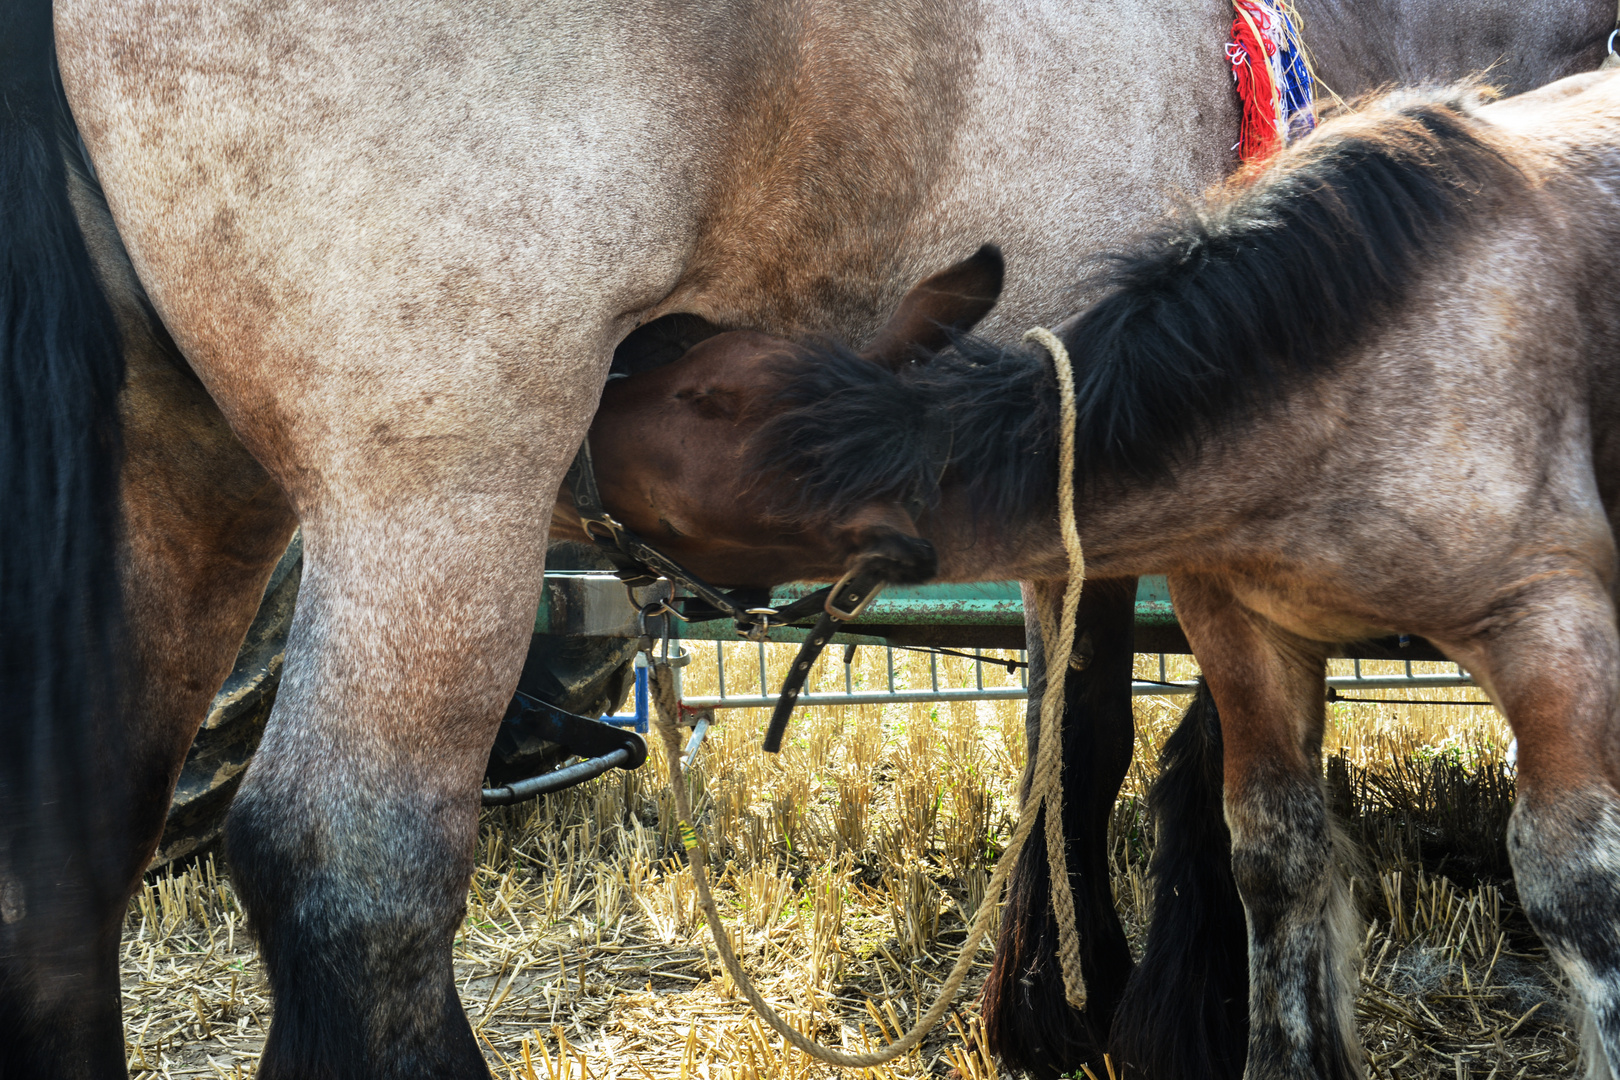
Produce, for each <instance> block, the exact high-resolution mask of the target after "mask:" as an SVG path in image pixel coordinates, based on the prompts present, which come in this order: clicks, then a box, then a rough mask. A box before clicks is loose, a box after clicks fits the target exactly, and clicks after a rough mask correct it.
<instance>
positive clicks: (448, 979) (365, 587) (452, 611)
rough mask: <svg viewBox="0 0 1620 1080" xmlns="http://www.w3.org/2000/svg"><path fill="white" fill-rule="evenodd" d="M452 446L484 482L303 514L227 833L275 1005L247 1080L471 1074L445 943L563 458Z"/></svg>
mask: <svg viewBox="0 0 1620 1080" xmlns="http://www.w3.org/2000/svg"><path fill="white" fill-rule="evenodd" d="M581 426H582V425H581ZM562 437H566V436H562ZM559 441H560V439H559ZM470 442H472V443H477V445H478V450H479V451H480V452H481V453H483V454H484V457H483V459H482V460H481V461H479V462H476V463H474V464H475V465H478V464H490V465H491V466H492V467H494V468H497V469H498V470H499V472H498V474H497V476H495V477H489V476H487V475H486V477H485V478H484V479H482V480H474V479H471V478H469V477H468V476H467V475H466V473H465V472H462V473H455V472H451V476H452V477H454V480H455V483H454V484H453V485H446V487H447V488H453V489H448V490H432V489H431V487H429V489H428V490H422V491H416V492H412V493H409V494H408V495H407V494H406V493H401V494H400V497H398V498H393V499H378V500H375V501H373V502H371V503H370V504H369V505H368V504H364V503H362V504H360V505H354V504H351V505H348V506H345V507H338V508H327V507H321V508H313V509H310V510H305V512H304V514H303V516H302V517H301V521H302V524H303V542H304V576H303V580H302V584H301V586H300V589H299V597H298V610H297V613H296V615H295V617H294V621H293V626H292V634H291V640H290V643H289V646H288V652H287V660H286V664H285V667H284V673H283V676H282V682H281V686H280V690H279V692H278V695H277V700H276V705H275V710H274V712H273V713H272V715H271V717H270V721H269V724H268V726H267V727H266V730H265V734H264V738H263V741H262V742H261V743H260V746H259V750H258V753H257V754H256V755H255V757H254V760H253V763H252V765H251V766H250V767H249V770H248V774H247V777H246V778H245V779H244V781H243V784H242V788H241V790H240V792H239V793H238V794H237V796H236V800H235V803H234V805H233V807H232V810H231V816H230V819H229V821H228V823H227V826H226V833H227V850H228V853H229V855H230V861H231V871H232V875H233V879H234V880H235V882H236V884H237V887H238V891H239V894H240V895H241V896H242V898H243V900H244V902H245V904H246V906H247V909H248V912H249V915H250V917H251V919H252V923H253V926H254V928H255V931H256V933H257V935H258V937H259V941H260V945H261V949H262V953H263V956H264V960H265V963H266V966H267V968H268V971H269V977H270V984H271V987H272V989H273V990H274V992H275V1001H276V1010H275V1016H274V1021H273V1023H272V1025H271V1029H270V1033H269V1036H268V1038H267V1040H266V1043H265V1048H264V1054H263V1057H262V1059H261V1064H260V1068H259V1074H258V1075H259V1076H260V1078H261V1080H290V1078H296V1080H305V1078H309V1077H334V1078H336V1077H343V1078H345V1080H347V1078H351V1077H352V1078H361V1077H396V1078H405V1077H410V1078H424V1080H425V1078H428V1077H433V1078H435V1080H441V1078H442V1080H451V1078H460V1080H467V1078H471V1077H486V1076H487V1075H488V1073H487V1069H486V1067H485V1065H484V1061H483V1058H482V1056H481V1054H480V1052H479V1048H478V1046H477V1044H476V1043H475V1041H474V1038H473V1034H472V1030H471V1028H470V1027H469V1025H468V1023H467V1019H466V1016H465V1014H464V1013H463V1012H462V1009H461V1005H460V1002H459V1000H458V998H457V995H456V989H455V985H454V980H453V971H452V966H451V945H452V942H453V940H454V938H455V935H456V932H457V930H458V929H459V927H460V925H461V921H462V918H463V916H464V914H465V907H466V894H467V882H468V879H469V877H470V875H471V873H472V870H473V850H474V846H475V841H476V836H477V827H478V806H479V788H480V783H479V781H480V779H481V777H482V775H483V770H484V766H485V763H486V761H487V759H488V754H489V747H490V744H491V743H492V742H493V740H494V733H495V727H496V724H497V723H498V722H499V719H500V715H501V711H502V706H503V705H504V704H505V702H506V700H507V699H508V698H509V697H510V695H511V692H512V688H513V686H514V685H515V683H516V682H517V677H518V671H519V668H520V667H521V665H522V661H523V643H524V641H525V640H526V638H527V635H528V634H529V632H530V631H531V628H532V625H533V619H534V611H535V607H536V604H537V602H538V597H539V589H540V581H541V574H542V570H543V559H544V543H543V540H544V524H543V523H544V521H545V518H544V516H543V515H544V512H546V511H549V505H546V499H545V496H546V495H547V494H548V491H546V490H543V487H544V486H543V484H542V483H540V482H537V481H534V480H532V479H531V477H532V476H535V475H539V476H545V475H552V476H554V475H556V474H557V473H559V472H560V471H561V463H562V462H561V454H559V453H553V454H552V455H549V460H547V459H541V460H538V461H536V460H535V458H534V457H531V456H529V455H528V454H526V453H525V452H524V450H523V448H513V447H510V446H508V447H507V448H506V449H507V453H505V454H503V453H502V452H501V449H500V448H499V447H497V445H496V443H497V440H496V439H495V438H493V437H492V438H491V439H489V440H486V441H482V442H480V441H479V440H470ZM548 469H549V470H550V471H549V473H548V471H547V470H548ZM446 471H447V472H450V470H446ZM385 475H392V476H395V477H396V478H398V477H402V476H406V475H409V476H420V475H421V474H420V473H412V474H405V473H393V472H391V471H387V470H385ZM505 478H510V479H509V480H506V481H505V482H509V483H511V485H512V486H513V487H516V488H519V490H518V491H517V492H510V491H508V492H506V493H502V492H500V490H499V487H500V485H501V483H502V482H503V480H505ZM351 479H352V478H351ZM430 481H431V478H430V477H422V483H423V485H424V487H427V486H428V485H429V484H430ZM525 489H526V490H525ZM553 490H554V489H553Z"/></svg>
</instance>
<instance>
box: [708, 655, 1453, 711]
mask: <svg viewBox="0 0 1620 1080" xmlns="http://www.w3.org/2000/svg"><path fill="white" fill-rule="evenodd" d="M696 644H697V643H696V642H695V641H691V642H688V643H687V644H686V648H687V649H691V648H693V646H695V645H696ZM860 648H863V649H873V648H881V649H883V651H884V653H885V657H884V660H885V670H886V671H887V675H888V678H887V686H886V687H884V688H881V689H869V688H867V687H856V686H855V685H854V674H853V668H852V667H851V665H848V664H846V665H844V688H843V690H832V691H827V690H822V691H816V692H810V691H806V692H804V693H801V694H800V695H799V698H798V703H799V705H801V706H806V705H883V704H888V703H894V704H904V703H911V702H930V701H999V700H1018V699H1022V698H1027V697H1029V678H1028V671H1027V669H1025V668H1022V667H1020V668H1018V669H1017V671H1018V682H1017V684H1016V685H1003V686H986V685H985V665H987V664H988V665H990V666H992V667H996V668H999V667H1004V666H1005V663H1006V662H1005V661H1004V660H998V659H997V658H996V657H993V656H984V655H983V650H982V649H975V650H974V663H973V685H972V686H941V685H940V681H939V679H940V673H939V657H938V655H937V654H935V653H929V654H928V683H929V685H928V686H926V687H922V688H912V687H899V686H896V685H895V665H894V660H895V658H894V653H895V650H894V649H893V648H891V647H888V646H879V645H862V646H860ZM757 649H758V652H757V667H758V670H757V672H755V671H750V672H748V677H749V678H748V681H750V682H752V681H754V678H755V677H756V676H757V678H758V683H757V685H758V686H760V687H763V688H767V691H766V692H764V693H729V692H727V688H726V677H727V671H728V669H730V670H731V671H733V672H735V670H736V668H737V664H736V662H735V660H733V662H732V663H730V664H727V662H726V656H725V650H724V648H722V646H721V643H720V642H718V641H716V642H714V650H715V651H714V656H715V667H716V669H717V672H718V682H719V684H720V692H719V693H718V694H710V695H693V696H687V695H686V694H684V693H683V694H682V695H681V700H682V701H683V702H684V703H685V704H687V705H689V706H691V707H693V708H714V709H760V708H770V707H772V706H774V705H775V704H776V695H775V694H774V693H771V692H769V691H768V688H769V687H770V686H771V682H770V678H769V675H768V673H767V671H766V655H765V646H764V644H759V645H758V646H757ZM1015 656H1016V658H1017V660H1018V661H1019V662H1023V661H1025V660H1026V659H1027V654H1026V653H1024V652H1018V653H1016V654H1015ZM1157 656H1158V664H1159V678H1158V679H1157V680H1142V679H1138V680H1134V681H1133V682H1132V683H1131V693H1132V694H1133V695H1135V696H1137V697H1179V696H1185V695H1189V694H1191V693H1192V692H1193V691H1194V689H1196V687H1197V683H1196V682H1194V681H1193V680H1190V679H1180V680H1177V679H1169V678H1167V677H1166V662H1165V654H1164V653H1159V654H1157ZM1353 663H1354V673H1353V674H1350V675H1330V676H1328V679H1327V685H1328V686H1329V687H1331V688H1332V689H1333V690H1334V691H1337V692H1342V691H1355V690H1427V689H1436V688H1440V689H1444V688H1450V687H1466V686H1475V685H1477V684H1476V683H1475V682H1474V680H1473V679H1472V678H1470V677H1469V675H1468V673H1467V672H1465V671H1463V669H1462V668H1461V667H1460V666H1457V665H1451V666H1452V667H1455V668H1456V671H1455V673H1446V672H1440V673H1423V672H1414V671H1413V670H1412V661H1410V660H1408V661H1406V662H1405V670H1404V671H1403V672H1401V673H1398V674H1392V675H1370V674H1363V673H1362V661H1360V660H1356V661H1354V662H1353ZM746 666H747V667H749V668H752V667H754V666H755V664H754V663H749V664H747V665H746ZM678 675H679V669H677V676H678Z"/></svg>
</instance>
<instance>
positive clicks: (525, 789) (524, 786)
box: [483, 750, 630, 806]
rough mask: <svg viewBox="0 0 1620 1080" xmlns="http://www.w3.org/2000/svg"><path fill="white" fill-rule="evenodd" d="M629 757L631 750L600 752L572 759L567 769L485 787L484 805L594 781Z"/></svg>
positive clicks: (513, 801)
mask: <svg viewBox="0 0 1620 1080" xmlns="http://www.w3.org/2000/svg"><path fill="white" fill-rule="evenodd" d="M629 760H630V751H628V750H614V751H611V752H610V753H606V754H603V755H602V756H601V757H596V758H586V759H585V760H584V761H578V762H575V763H574V764H572V765H570V766H568V767H567V768H564V769H557V770H555V771H553V772H548V773H541V774H540V775H539V776H531V777H529V778H528V779H527V780H519V781H518V782H517V783H515V784H508V785H507V786H505V787H498V788H484V789H483V794H484V805H485V806H507V805H510V804H511V803H515V802H522V801H523V800H524V799H532V798H534V797H535V796H536V795H544V794H546V793H547V792H550V791H558V790H561V789H562V788H566V787H573V786H574V785H575V784H583V783H584V782H585V781H587V780H594V779H595V778H596V777H598V776H601V775H602V774H603V773H605V772H607V771H608V770H609V769H614V768H618V767H620V766H623V765H624V764H626V763H627V762H628V761H629Z"/></svg>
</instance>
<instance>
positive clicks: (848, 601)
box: [822, 567, 883, 622]
mask: <svg viewBox="0 0 1620 1080" xmlns="http://www.w3.org/2000/svg"><path fill="white" fill-rule="evenodd" d="M863 569H864V568H860V567H857V568H856V569H854V570H851V571H850V572H849V573H847V574H845V575H844V576H843V577H841V578H839V579H838V584H836V585H834V586H833V587H832V592H830V593H828V594H827V602H826V603H825V604H824V605H823V606H822V609H823V610H824V611H826V613H827V614H828V615H831V616H832V617H833V618H835V619H837V620H839V621H840V622H849V621H850V620H851V619H854V618H856V617H857V616H859V615H860V613H861V612H863V611H865V610H866V608H867V605H869V604H871V602H872V601H873V600H876V599H877V596H878V593H880V592H882V591H883V582H882V581H881V580H874V581H872V582H870V583H866V582H862V581H860V580H858V579H859V578H860V577H861V575H862V572H863Z"/></svg>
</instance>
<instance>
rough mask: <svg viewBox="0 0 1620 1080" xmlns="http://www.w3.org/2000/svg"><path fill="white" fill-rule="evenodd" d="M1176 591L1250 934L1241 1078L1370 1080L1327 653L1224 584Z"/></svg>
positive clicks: (1177, 583) (1180, 586) (1191, 581)
mask: <svg viewBox="0 0 1620 1080" xmlns="http://www.w3.org/2000/svg"><path fill="white" fill-rule="evenodd" d="M1170 584H1171V590H1172V594H1173V596H1174V598H1175V603H1176V610H1177V613H1178V614H1179V615H1180V616H1181V620H1182V626H1183V627H1184V628H1185V630H1186V631H1187V639H1188V641H1189V642H1190V643H1191V644H1192V646H1193V650H1194V652H1195V653H1196V654H1197V655H1198V658H1199V661H1200V662H1201V663H1202V665H1203V667H1204V673H1205V676H1206V677H1207V678H1208V680H1209V685H1210V689H1211V690H1212V691H1213V692H1214V696H1215V700H1216V701H1217V702H1218V703H1219V704H1220V715H1221V732H1222V738H1223V742H1224V745H1225V769H1224V774H1225V787H1226V820H1227V825H1228V827H1229V828H1230V830H1231V834H1232V870H1233V876H1234V877H1235V879H1236V881H1237V886H1238V893H1239V895H1240V896H1242V898H1243V906H1244V911H1245V914H1246V915H1247V922H1248V930H1249V1045H1248V1055H1247V1065H1246V1067H1245V1070H1244V1076H1245V1077H1246V1078H1247V1080H1306V1078H1311V1080H1349V1078H1351V1077H1360V1076H1362V1075H1363V1071H1362V1064H1361V1051H1360V1047H1359V1046H1358V1044H1357V1041H1356V1037H1355V1031H1354V1024H1353V1014H1352V1003H1353V989H1354V977H1353V972H1352V969H1351V968H1350V966H1349V965H1348V964H1347V963H1346V962H1345V961H1346V959H1347V957H1348V953H1349V946H1350V944H1351V942H1350V941H1349V940H1347V939H1349V938H1351V937H1353V934H1354V920H1353V918H1352V913H1351V911H1350V908H1349V904H1348V899H1347V896H1346V892H1345V889H1344V887H1343V882H1342V879H1341V876H1340V874H1339V871H1338V868H1337V866H1336V863H1335V860H1334V857H1333V855H1334V853H1333V834H1332V830H1331V829H1330V828H1329V823H1328V813H1327V804H1326V800H1325V798H1324V796H1323V792H1322V785H1321V739H1322V727H1323V724H1324V722H1325V712H1324V701H1323V693H1322V675H1323V663H1324V659H1323V653H1322V652H1321V650H1320V649H1319V648H1318V647H1316V646H1314V645H1312V644H1310V643H1307V642H1304V641H1302V640H1299V639H1296V638H1292V637H1290V636H1289V635H1287V634H1285V633H1284V632H1282V631H1281V630H1279V629H1277V628H1276V627H1274V626H1272V625H1270V624H1269V623H1265V622H1264V621H1263V620H1261V619H1260V617H1258V616H1255V615H1253V614H1251V613H1249V612H1247V611H1246V610H1245V609H1244V608H1242V607H1241V606H1240V605H1239V604H1238V603H1237V601H1236V600H1235V599H1234V598H1233V597H1232V596H1231V594H1230V593H1229V592H1228V591H1227V590H1226V589H1225V588H1224V587H1223V586H1222V585H1221V583H1220V582H1219V581H1215V580H1210V579H1202V578H1191V577H1186V578H1172V579H1171V582H1170ZM1162 992H1163V993H1165V994H1175V993H1178V992H1179V988H1171V987H1165V988H1163V990H1162ZM1155 1080H1157V1078H1155Z"/></svg>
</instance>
